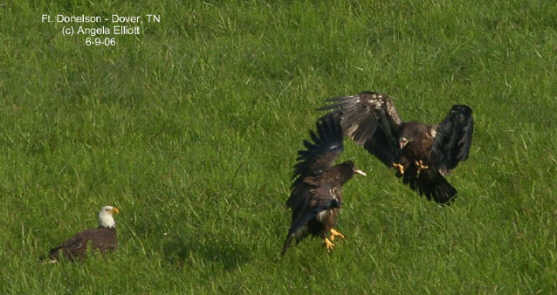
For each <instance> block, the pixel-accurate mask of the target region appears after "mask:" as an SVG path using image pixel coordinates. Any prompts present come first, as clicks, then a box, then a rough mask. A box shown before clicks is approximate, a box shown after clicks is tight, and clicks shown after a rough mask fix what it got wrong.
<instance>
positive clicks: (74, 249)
mask: <svg viewBox="0 0 557 295" xmlns="http://www.w3.org/2000/svg"><path fill="white" fill-rule="evenodd" d="M84 233H85V232H80V233H78V234H76V235H74V236H73V237H71V238H70V239H68V240H66V241H64V242H63V243H62V244H61V245H60V246H58V247H55V248H53V249H51V250H50V253H49V257H50V258H51V259H57V258H58V255H59V251H62V253H64V255H65V256H66V258H69V259H73V258H74V257H78V256H82V255H84V254H85V252H86V250H87V239H86V238H85V237H84Z"/></svg>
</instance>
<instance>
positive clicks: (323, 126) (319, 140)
mask: <svg viewBox="0 0 557 295" xmlns="http://www.w3.org/2000/svg"><path fill="white" fill-rule="evenodd" d="M316 125H317V134H315V133H314V132H313V131H310V136H311V139H312V140H313V142H309V141H306V140H304V142H303V143H304V146H305V148H306V149H305V150H300V151H298V158H297V161H298V162H297V163H296V165H295V166H294V176H293V179H294V182H293V184H292V186H291V190H292V191H291V194H290V198H289V199H288V200H287V202H286V206H287V207H289V208H291V209H292V222H291V226H290V230H289V231H288V235H287V237H286V241H285V242H284V246H283V248H282V252H281V255H284V253H285V252H286V250H287V249H288V247H289V246H290V244H291V242H292V240H293V239H296V242H300V241H301V240H302V239H304V238H305V237H306V236H307V235H309V234H311V235H313V236H318V237H321V238H322V239H323V241H324V243H325V246H326V248H327V250H328V251H330V250H331V249H332V248H333V247H334V244H333V241H334V240H335V237H339V238H343V237H344V235H343V234H341V233H340V232H338V231H336V230H335V229H334V228H333V227H334V226H335V225H336V222H337V218H338V215H339V211H340V207H341V205H342V185H343V184H344V183H346V182H347V181H348V180H350V179H351V178H352V176H353V175H354V173H357V174H361V175H366V174H365V173H364V172H363V171H361V170H358V169H356V168H355V167H354V162H352V161H346V162H343V163H341V164H337V165H335V166H332V164H333V162H334V161H335V159H336V158H337V157H338V156H339V155H340V153H341V152H342V150H343V145H342V139H343V137H342V130H341V127H340V122H339V121H338V120H337V119H335V118H334V116H325V117H323V118H321V119H319V120H318V121H317V123H316ZM329 234H330V237H328V235H329Z"/></svg>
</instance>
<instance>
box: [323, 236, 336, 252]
mask: <svg viewBox="0 0 557 295" xmlns="http://www.w3.org/2000/svg"><path fill="white" fill-rule="evenodd" d="M323 241H324V242H325V248H327V252H331V250H333V248H334V247H335V244H333V242H331V240H329V238H327V237H325V238H323Z"/></svg>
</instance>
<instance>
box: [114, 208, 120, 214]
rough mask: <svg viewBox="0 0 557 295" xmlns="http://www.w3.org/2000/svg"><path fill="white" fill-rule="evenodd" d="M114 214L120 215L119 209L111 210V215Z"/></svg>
mask: <svg viewBox="0 0 557 295" xmlns="http://www.w3.org/2000/svg"><path fill="white" fill-rule="evenodd" d="M114 213H116V214H118V213H120V209H118V208H116V207H114V208H112V214H114Z"/></svg>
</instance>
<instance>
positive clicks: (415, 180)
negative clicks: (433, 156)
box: [402, 165, 458, 205]
mask: <svg viewBox="0 0 557 295" xmlns="http://www.w3.org/2000/svg"><path fill="white" fill-rule="evenodd" d="M402 177H403V182H404V183H405V184H408V185H409V186H410V188H411V189H412V190H415V191H417V192H418V193H419V194H420V195H421V194H423V195H425V196H426V197H427V198H428V200H431V199H433V200H434V201H435V202H437V203H439V204H447V205H449V204H451V202H452V201H453V200H454V199H455V198H456V194H457V193H458V191H457V190H456V189H455V188H454V187H453V186H452V185H451V184H450V183H449V182H448V181H447V180H446V179H445V177H443V175H441V174H440V173H439V172H437V171H435V170H433V169H427V170H422V171H421V172H420V173H418V172H417V169H416V167H415V166H414V165H410V166H409V167H408V169H407V170H406V171H405V172H404V175H402Z"/></svg>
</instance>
